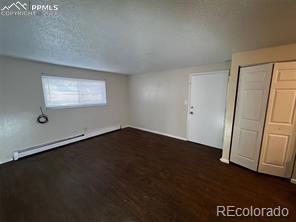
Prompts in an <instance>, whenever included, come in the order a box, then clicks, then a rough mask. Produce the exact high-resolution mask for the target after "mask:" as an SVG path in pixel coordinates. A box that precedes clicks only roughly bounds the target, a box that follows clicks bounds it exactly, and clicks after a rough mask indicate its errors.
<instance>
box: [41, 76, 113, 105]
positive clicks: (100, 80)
mask: <svg viewBox="0 0 296 222" xmlns="http://www.w3.org/2000/svg"><path fill="white" fill-rule="evenodd" d="M44 77H53V78H58V79H74V80H84V81H98V82H104V83H105V94H106V103H101V104H83V105H79V104H77V105H62V106H48V105H47V104H46V101H47V100H46V93H45V90H44V86H43V78H44ZM41 88H42V91H43V101H44V105H45V108H46V109H72V108H91V107H103V106H107V105H108V90H107V81H106V80H105V79H94V78H92V79H90V78H88V79H85V78H77V77H65V76H57V75H50V74H45V73H42V75H41Z"/></svg>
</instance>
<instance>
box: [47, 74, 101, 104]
mask: <svg viewBox="0 0 296 222" xmlns="http://www.w3.org/2000/svg"><path fill="white" fill-rule="evenodd" d="M42 86H43V92H44V99H45V105H46V107H49V108H58V107H85V106H94V105H104V104H106V103H107V98H106V82H105V81H98V80H89V79H74V78H63V77H55V76H42Z"/></svg>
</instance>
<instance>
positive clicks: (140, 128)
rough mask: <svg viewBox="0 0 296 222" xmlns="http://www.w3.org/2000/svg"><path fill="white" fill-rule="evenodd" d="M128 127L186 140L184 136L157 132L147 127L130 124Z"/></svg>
mask: <svg viewBox="0 0 296 222" xmlns="http://www.w3.org/2000/svg"><path fill="white" fill-rule="evenodd" d="M129 127H130V128H134V129H138V130H142V131H146V132H149V133H155V134H158V135H162V136H167V137H171V138H174V139H178V140H183V141H187V138H185V137H180V136H174V135H171V134H168V133H162V132H159V131H155V130H149V129H146V128H142V127H137V126H132V125H130V126H129Z"/></svg>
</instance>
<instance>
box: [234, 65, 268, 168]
mask: <svg viewBox="0 0 296 222" xmlns="http://www.w3.org/2000/svg"><path fill="white" fill-rule="evenodd" d="M272 67H273V65H272V64H266V65H258V66H252V67H246V68H241V69H240V74H239V85H238V93H237V102H236V111H235V120H234V130H233V137H232V146H231V155H230V161H231V162H234V163H236V164H239V165H241V166H244V167H246V168H249V169H251V170H254V171H256V170H257V168H258V161H259V154H260V146H261V141H262V133H263V127H264V120H265V113H266V107H267V100H268V94H269V88H270V81H271V73H272Z"/></svg>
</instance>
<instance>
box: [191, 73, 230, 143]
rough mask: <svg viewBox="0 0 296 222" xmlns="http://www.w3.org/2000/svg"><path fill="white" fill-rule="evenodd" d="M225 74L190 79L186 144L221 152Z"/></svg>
mask: <svg viewBox="0 0 296 222" xmlns="http://www.w3.org/2000/svg"><path fill="white" fill-rule="evenodd" d="M227 85H228V72H227V71H219V72H213V73H202V74H196V75H192V77H191V81H190V101H189V108H188V112H189V113H188V140H189V141H192V142H196V143H200V144H204V145H208V146H212V147H215V148H222V145H223V135H224V120H225V110H226V95H227Z"/></svg>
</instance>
